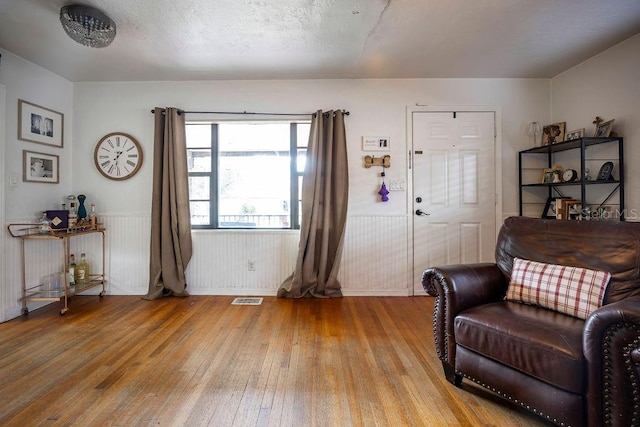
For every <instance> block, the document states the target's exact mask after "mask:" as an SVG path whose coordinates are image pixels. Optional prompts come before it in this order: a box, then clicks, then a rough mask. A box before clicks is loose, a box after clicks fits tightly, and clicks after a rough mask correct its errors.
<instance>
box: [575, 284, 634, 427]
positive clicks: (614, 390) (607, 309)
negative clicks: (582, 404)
mask: <svg viewBox="0 0 640 427" xmlns="http://www.w3.org/2000/svg"><path fill="white" fill-rule="evenodd" d="M582 340H583V349H584V355H585V358H586V360H587V371H588V372H587V375H588V383H589V388H588V390H587V407H588V411H589V416H588V419H589V425H594V426H595V425H634V424H636V423H639V422H640V356H639V355H640V297H630V298H626V299H624V300H622V301H618V302H615V303H612V304H607V305H605V306H603V307H601V308H599V309H598V310H596V311H595V312H593V313H592V314H591V316H589V318H588V319H587V320H586V322H585V329H584V334H583V337H582Z"/></svg>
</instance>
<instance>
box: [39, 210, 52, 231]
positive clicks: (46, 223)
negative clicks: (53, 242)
mask: <svg viewBox="0 0 640 427" xmlns="http://www.w3.org/2000/svg"><path fill="white" fill-rule="evenodd" d="M38 224H40V232H41V233H48V232H49V230H50V229H51V220H50V219H49V218H47V212H46V211H43V212H42V217H40V219H39V220H38Z"/></svg>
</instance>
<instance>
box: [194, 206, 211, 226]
mask: <svg viewBox="0 0 640 427" xmlns="http://www.w3.org/2000/svg"><path fill="white" fill-rule="evenodd" d="M189 208H190V210H191V225H209V224H210V222H211V221H210V220H209V202H190V203H189Z"/></svg>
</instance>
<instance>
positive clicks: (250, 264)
mask: <svg viewBox="0 0 640 427" xmlns="http://www.w3.org/2000/svg"><path fill="white" fill-rule="evenodd" d="M99 220H100V222H101V223H103V224H104V225H105V227H106V255H105V257H106V268H105V273H106V278H107V295H109V294H110V295H145V294H146V293H147V288H148V282H149V242H150V227H151V225H150V217H149V216H148V215H102V216H100V219H99ZM1 241H2V244H3V248H4V249H5V250H4V253H5V260H4V266H5V267H6V271H5V273H4V275H3V276H4V279H5V280H6V284H5V286H4V289H3V294H2V299H3V300H4V301H2V305H3V308H4V312H5V317H6V318H7V319H10V318H13V317H16V316H19V315H20V313H21V311H20V310H21V304H20V302H19V299H20V297H21V286H20V284H21V270H20V265H21V264H20V263H21V261H20V240H19V239H13V238H11V237H8V236H7V235H5V236H3V237H2V239H1ZM298 241H299V233H298V231H288V230H277V231H272V230H268V231H253V230H215V231H209V230H195V231H194V232H193V257H192V259H191V262H190V264H189V267H188V269H187V273H186V274H187V283H188V291H189V293H191V294H194V295H238V296H244V295H275V293H276V292H277V289H278V287H279V286H280V284H281V283H282V281H283V280H284V279H286V278H287V277H288V276H289V275H290V274H291V273H292V272H293V270H294V268H295V262H296V257H297V252H298ZM26 244H27V251H26V252H27V262H28V264H29V268H28V274H27V284H38V283H39V281H40V279H41V277H42V276H45V275H47V274H50V273H54V272H56V271H59V270H61V263H62V250H61V248H62V243H61V242H59V241H55V240H52V241H38V242H34V241H30V242H26ZM101 251H102V248H101V242H100V239H99V235H88V236H82V237H78V238H74V239H73V240H72V241H71V252H72V253H74V254H75V255H76V259H77V260H79V258H80V253H82V252H85V253H86V254H87V257H88V260H89V263H90V266H91V269H92V270H93V271H94V272H97V271H99V270H100V267H101V265H100V263H101V261H102V258H101V257H102V253H101ZM408 255H409V254H408V245H407V217H405V216H351V217H349V218H348V220H347V231H346V235H345V242H344V249H343V253H342V264H341V268H340V272H339V275H338V279H339V280H340V282H341V284H342V289H343V293H344V295H364V296H366V295H371V296H394V295H398V296H400V295H401V296H406V295H408V292H409V288H410V285H411V284H410V280H411V279H410V277H411V274H410V269H409V259H410V258H409V256H408ZM99 291H100V289H98V288H96V289H92V290H90V291H89V293H98V292H99ZM38 306H39V305H37V304H34V305H33V306H32V304H31V303H30V304H29V309H30V310H32V309H35V308H37V307H38Z"/></svg>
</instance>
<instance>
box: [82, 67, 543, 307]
mask: <svg viewBox="0 0 640 427" xmlns="http://www.w3.org/2000/svg"><path fill="white" fill-rule="evenodd" d="M549 99H550V93H549V81H548V80H519V79H408V80H392V79H389V80H320V81H318V80H311V81H206V82H143V83H139V82H118V83H80V84H76V85H75V97H74V119H75V121H74V122H75V129H74V131H75V136H76V139H75V144H74V161H73V170H74V178H75V179H74V182H75V184H74V191H75V192H76V193H78V192H83V193H85V194H87V197H88V198H89V199H91V200H92V201H95V203H96V205H97V207H98V211H99V212H100V213H101V214H102V216H103V217H105V218H108V219H109V221H110V224H112V227H118V229H119V230H111V231H110V232H111V233H114V234H122V235H127V234H134V233H138V232H139V231H138V230H140V228H142V230H146V229H147V228H148V226H147V225H146V224H145V225H142V226H140V223H139V221H140V220H143V219H144V218H148V216H149V209H150V198H151V194H150V193H151V192H150V189H151V176H152V165H151V162H150V160H149V159H150V152H151V149H152V144H153V116H152V114H151V113H150V110H151V109H152V108H153V107H156V106H161V107H162V106H174V107H178V108H182V109H185V110H191V111H258V112H259V111H268V112H281V113H299V112H313V111H315V110H317V109H323V110H326V109H331V108H343V109H346V110H349V111H350V113H351V115H350V116H349V117H348V118H347V120H346V127H347V140H348V144H349V168H350V182H351V185H350V200H349V220H348V225H347V238H346V246H345V251H344V261H343V268H342V269H341V273H340V279H341V280H342V284H343V288H344V291H345V294H355V293H357V294H367V295H369V294H373V295H383V294H384V295H407V293H408V289H409V288H411V287H412V285H413V284H412V283H410V281H411V280H412V279H411V274H410V270H411V269H410V265H409V262H410V254H409V253H408V249H407V247H408V241H407V226H408V223H409V220H410V215H408V209H407V194H406V192H404V191H401V192H392V193H391V195H390V199H391V200H390V201H389V202H388V203H381V202H379V201H378V197H377V195H376V191H377V190H378V189H379V172H380V171H379V170H376V168H371V169H365V168H364V167H363V166H362V156H363V154H364V153H363V152H362V151H361V137H362V136H363V135H369V136H372V135H373V136H376V135H380V136H389V137H390V140H391V153H390V154H391V158H392V159H391V165H392V166H391V168H390V169H388V170H387V171H386V174H387V178H386V179H387V180H393V179H400V180H403V181H404V182H405V186H406V184H407V180H408V176H407V164H406V163H407V149H408V148H407V145H406V141H407V137H406V119H407V118H406V107H407V106H415V105H416V103H418V104H429V105H432V106H433V105H446V106H451V105H457V106H478V105H492V106H497V107H498V108H500V109H501V111H502V124H503V128H502V136H503V141H502V143H503V152H502V153H501V155H502V157H501V159H500V160H501V161H502V165H503V182H504V196H503V203H504V205H503V206H504V211H505V213H507V214H517V211H518V208H517V195H518V192H517V179H515V176H516V159H517V155H516V153H517V151H518V150H521V149H523V148H528V147H529V146H530V145H531V141H530V140H529V139H528V137H527V136H526V128H527V124H528V123H529V122H530V121H532V120H538V121H540V122H547V121H549V120H550V117H551V115H550V111H549ZM114 131H123V132H126V133H130V134H131V135H133V136H135V137H136V138H138V139H139V141H140V143H141V144H142V147H143V150H144V152H145V155H146V160H145V162H144V164H143V166H142V168H141V170H140V171H139V172H138V174H137V175H136V176H135V177H133V178H132V179H130V180H127V181H126V182H115V181H109V180H107V179H105V178H103V177H102V176H101V175H100V174H99V173H98V172H97V171H96V170H95V167H94V165H93V160H92V156H93V150H94V147H95V144H96V142H97V141H98V140H99V139H100V138H101V137H102V136H103V135H105V134H107V133H109V132H114ZM405 188H406V187H405ZM129 217H131V218H132V219H131V221H129ZM129 223H131V224H132V225H130V224H129ZM368 227H371V228H370V229H368ZM125 230H130V231H125ZM276 234H277V235H279V237H277V238H275V239H276V240H277V242H274V241H273V239H274V237H273V232H268V233H263V232H253V231H252V232H249V233H238V232H228V231H206V232H197V233H194V241H195V248H196V253H195V254H194V260H193V262H192V263H191V265H190V267H189V277H188V278H189V289H190V290H191V292H193V293H232V294H233V293H241V294H251V293H254V294H273V293H274V291H275V289H277V287H278V285H279V283H280V282H281V281H282V280H283V279H284V278H285V277H286V276H287V275H288V274H289V273H290V272H291V269H292V268H293V261H294V259H295V247H296V239H295V238H293V239H292V238H291V233H290V232H281V233H279V234H278V233H276ZM230 236H231V237H230ZM265 242H270V243H265ZM114 244H115V242H114ZM136 244H137V245H138V246H135V245H136ZM132 245H133V246H132ZM261 247H265V248H267V249H265V250H264V251H262V252H261V251H256V250H254V251H251V250H249V249H247V248H261ZM273 247H280V250H278V251H277V253H278V256H277V257H276V258H273V251H272V250H271V249H270V248H273ZM123 249H124V248H123ZM147 251H148V236H147V235H143V236H141V239H133V241H132V242H130V244H128V245H126V251H125V252H123V253H126V256H125V255H123V254H121V253H120V251H111V254H110V257H111V267H110V277H111V286H112V288H111V291H112V292H117V293H134V294H136V293H143V292H144V291H145V289H146V286H147V284H146V279H145V277H146V276H144V274H146V270H147V267H146V262H147V258H148V254H147ZM229 253H231V254H233V255H236V256H232V257H229V256H228V254H229ZM136 256H137V257H136ZM131 257H136V258H134V259H137V260H138V261H137V262H131V259H132V258H131ZM247 258H251V259H252V260H253V261H254V262H255V264H256V272H248V271H247V268H246V265H247ZM127 260H129V263H130V264H132V265H137V266H138V267H137V269H138V270H135V271H134V270H133V269H131V270H129V269H126V268H122V266H123V265H124V263H125V262H127ZM274 265H275V266H278V267H277V268H275V267H274ZM140 270H142V273H144V274H140V272H141V271H140ZM131 277H136V278H137V280H135V281H131V280H130V279H129V278H131Z"/></svg>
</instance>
